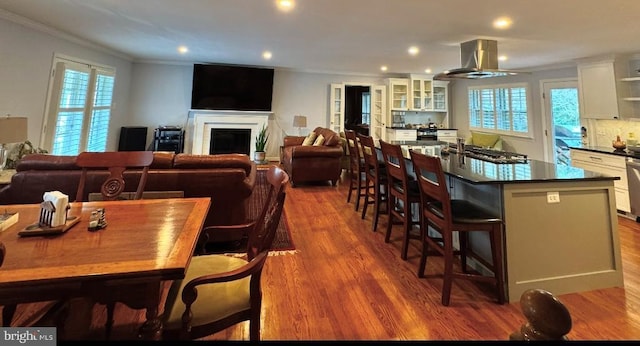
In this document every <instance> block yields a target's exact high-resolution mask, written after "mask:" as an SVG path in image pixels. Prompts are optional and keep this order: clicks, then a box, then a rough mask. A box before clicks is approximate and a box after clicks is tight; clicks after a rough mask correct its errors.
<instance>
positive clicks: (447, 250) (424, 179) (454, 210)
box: [409, 150, 505, 306]
mask: <svg viewBox="0 0 640 346" xmlns="http://www.w3.org/2000/svg"><path fill="white" fill-rule="evenodd" d="M409 153H410V156H411V161H412V162H413V169H414V172H415V175H416V179H417V181H418V188H419V190H420V198H421V208H422V211H421V213H422V217H421V222H422V229H423V230H425V231H424V232H423V233H422V235H423V238H422V255H421V256H420V265H419V268H418V277H424V271H425V269H426V264H427V253H428V251H429V249H430V248H433V249H434V250H436V252H438V253H439V254H440V255H442V256H443V258H444V275H443V276H444V282H443V287H442V305H445V306H448V305H449V302H450V296H451V286H452V283H453V279H454V278H455V279H468V280H476V281H484V282H490V283H493V284H494V285H495V286H496V295H497V297H498V302H499V303H500V304H503V303H504V300H505V288H504V274H503V264H502V263H503V257H502V220H501V219H500V218H498V217H495V216H493V215H492V214H490V213H489V212H487V211H485V210H484V209H482V208H480V207H479V206H477V205H475V204H474V203H472V202H470V201H468V200H462V199H451V196H450V195H449V190H448V188H447V181H446V180H445V176H444V170H443V168H442V164H441V161H440V157H438V156H429V155H425V154H421V153H418V152H415V151H413V150H409ZM431 231H433V232H431ZM454 232H457V233H458V237H459V243H460V244H459V249H455V248H454V246H453V234H454ZM470 232H487V233H488V234H489V241H490V243H491V257H492V259H491V262H489V261H487V260H485V259H484V258H482V257H480V256H479V255H478V254H476V253H475V252H474V251H473V250H472V249H471V246H469V245H470V244H469V243H470V242H469V233H470ZM457 255H459V256H460V266H461V270H460V271H457V272H454V270H453V266H454V261H455V259H456V257H454V256H457ZM467 257H471V258H474V259H476V260H477V261H478V262H479V263H481V264H482V265H483V266H485V267H487V268H488V269H489V270H491V271H493V276H486V275H482V274H481V273H477V272H475V271H469V269H468V266H467Z"/></svg>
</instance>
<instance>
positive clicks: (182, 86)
mask: <svg viewBox="0 0 640 346" xmlns="http://www.w3.org/2000/svg"><path fill="white" fill-rule="evenodd" d="M192 74H193V65H168V64H155V63H135V64H134V68H133V77H132V82H131V105H130V109H131V112H130V113H131V116H130V118H129V120H128V121H129V125H131V126H147V127H149V133H148V138H147V143H151V142H150V141H151V140H152V135H153V129H154V128H156V127H157V126H158V125H179V126H183V127H186V124H187V117H188V113H189V108H190V104H191V79H192ZM341 82H349V83H352V84H354V83H363V84H376V83H378V84H380V83H382V79H381V78H377V77H371V76H353V75H336V74H324V73H306V72H292V71H288V70H280V69H276V70H275V73H274V79H273V102H272V111H273V116H272V117H271V118H270V120H269V142H268V145H267V157H270V158H277V157H278V153H279V148H280V145H281V144H282V138H283V137H284V135H285V134H289V135H297V134H298V129H297V128H294V127H293V116H294V115H297V114H300V115H306V116H307V127H308V129H307V130H306V131H309V130H310V129H314V128H316V127H318V126H323V127H328V126H329V113H328V104H329V85H330V84H331V83H341ZM303 131H305V130H304V129H303ZM187 137H189V135H187ZM185 147H188V146H187V145H185Z"/></svg>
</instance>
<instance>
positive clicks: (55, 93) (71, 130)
mask: <svg viewBox="0 0 640 346" xmlns="http://www.w3.org/2000/svg"><path fill="white" fill-rule="evenodd" d="M52 76H53V84H52V88H51V90H52V91H51V95H50V100H51V101H50V104H49V112H48V114H49V115H48V117H47V124H55V126H47V127H46V130H45V143H47V145H48V147H49V148H51V153H52V154H54V155H77V154H79V153H80V152H82V151H105V150H106V147H107V135H108V133H109V120H110V118H111V109H112V97H113V87H114V83H115V71H114V69H113V68H109V67H104V66H95V65H91V64H87V63H79V62H75V61H72V60H69V59H65V58H60V57H56V59H55V65H54V71H53V73H52Z"/></svg>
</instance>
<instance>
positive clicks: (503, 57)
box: [498, 55, 508, 61]
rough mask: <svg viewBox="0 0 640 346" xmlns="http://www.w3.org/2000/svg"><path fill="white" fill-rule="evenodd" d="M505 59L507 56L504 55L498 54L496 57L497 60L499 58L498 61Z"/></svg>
mask: <svg viewBox="0 0 640 346" xmlns="http://www.w3.org/2000/svg"><path fill="white" fill-rule="evenodd" d="M507 59H508V58H507V56H506V55H500V56H499V57H498V60H500V61H506V60H507Z"/></svg>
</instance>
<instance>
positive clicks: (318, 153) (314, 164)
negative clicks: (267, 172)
mask: <svg viewBox="0 0 640 346" xmlns="http://www.w3.org/2000/svg"><path fill="white" fill-rule="evenodd" d="M313 132H315V133H316V134H317V135H320V134H322V136H323V137H324V138H325V141H324V143H323V144H322V145H320V146H313V145H302V142H304V139H305V137H304V136H286V137H285V138H284V145H283V148H282V164H283V166H284V169H285V171H286V172H287V173H288V174H289V179H290V184H291V186H295V184H297V183H301V182H312V181H313V182H315V181H327V180H329V181H331V184H332V185H334V186H335V185H336V184H337V182H338V179H339V178H340V174H341V173H342V166H341V159H342V156H343V154H344V152H343V139H342V138H341V137H340V135H339V134H337V133H335V132H333V131H332V130H330V129H327V128H324V127H317V128H316V129H315V130H313Z"/></svg>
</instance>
